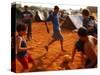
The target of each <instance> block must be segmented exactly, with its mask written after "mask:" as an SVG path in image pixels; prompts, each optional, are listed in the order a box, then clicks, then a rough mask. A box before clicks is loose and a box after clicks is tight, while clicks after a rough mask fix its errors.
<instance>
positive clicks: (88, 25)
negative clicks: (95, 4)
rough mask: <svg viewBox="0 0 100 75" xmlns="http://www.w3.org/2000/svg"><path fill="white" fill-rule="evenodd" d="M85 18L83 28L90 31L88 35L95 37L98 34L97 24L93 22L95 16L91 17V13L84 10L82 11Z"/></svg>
mask: <svg viewBox="0 0 100 75" xmlns="http://www.w3.org/2000/svg"><path fill="white" fill-rule="evenodd" d="M82 16H83V26H84V27H86V28H87V29H88V34H89V35H93V36H94V34H97V28H96V23H94V22H93V19H94V18H93V16H92V17H91V16H90V12H89V10H87V9H83V11H82Z"/></svg>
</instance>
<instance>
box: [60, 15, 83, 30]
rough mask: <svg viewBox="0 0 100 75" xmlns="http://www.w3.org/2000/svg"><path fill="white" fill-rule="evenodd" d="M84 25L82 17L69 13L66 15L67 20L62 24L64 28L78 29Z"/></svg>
mask: <svg viewBox="0 0 100 75" xmlns="http://www.w3.org/2000/svg"><path fill="white" fill-rule="evenodd" d="M80 27H82V17H81V16H78V15H69V16H67V17H66V20H65V21H64V23H63V24H62V28H67V29H71V30H73V29H78V28H80Z"/></svg>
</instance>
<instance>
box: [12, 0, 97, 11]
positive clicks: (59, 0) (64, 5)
mask: <svg viewBox="0 0 100 75" xmlns="http://www.w3.org/2000/svg"><path fill="white" fill-rule="evenodd" d="M12 2H18V3H21V4H22V6H24V5H29V6H32V5H35V6H41V7H51V8H53V6H55V5H58V6H59V7H60V8H61V9H69V8H71V9H80V8H85V7H86V6H89V5H90V6H96V4H98V3H96V0H12Z"/></svg>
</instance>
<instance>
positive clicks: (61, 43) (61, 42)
mask: <svg viewBox="0 0 100 75" xmlns="http://www.w3.org/2000/svg"><path fill="white" fill-rule="evenodd" d="M60 45H61V50H62V51H65V50H64V48H63V40H60Z"/></svg>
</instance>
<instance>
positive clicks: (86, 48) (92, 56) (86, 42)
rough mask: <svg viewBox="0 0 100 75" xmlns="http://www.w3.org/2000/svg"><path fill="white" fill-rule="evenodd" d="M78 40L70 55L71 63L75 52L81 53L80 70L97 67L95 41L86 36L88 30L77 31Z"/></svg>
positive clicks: (93, 38)
mask: <svg viewBox="0 0 100 75" xmlns="http://www.w3.org/2000/svg"><path fill="white" fill-rule="evenodd" d="M78 36H79V40H78V41H77V42H76V44H75V48H74V50H73V53H72V61H73V60H74V56H75V53H76V51H78V52H80V53H81V62H82V68H94V67H96V65H97V51H96V50H97V39H96V38H95V37H93V36H91V35H88V30H87V29H86V28H85V27H81V28H80V29H79V30H78Z"/></svg>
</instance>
